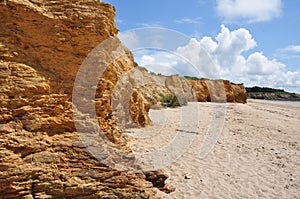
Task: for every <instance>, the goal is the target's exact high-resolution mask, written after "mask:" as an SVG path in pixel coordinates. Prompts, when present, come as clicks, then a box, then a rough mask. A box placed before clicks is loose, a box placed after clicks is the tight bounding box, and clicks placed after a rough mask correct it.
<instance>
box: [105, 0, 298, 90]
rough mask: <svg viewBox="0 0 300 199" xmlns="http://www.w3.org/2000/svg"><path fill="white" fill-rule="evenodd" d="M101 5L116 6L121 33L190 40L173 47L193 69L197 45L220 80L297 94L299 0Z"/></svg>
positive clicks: (114, 0)
mask: <svg viewBox="0 0 300 199" xmlns="http://www.w3.org/2000/svg"><path fill="white" fill-rule="evenodd" d="M105 2H108V3H110V4H112V5H114V6H115V7H116V10H117V16H116V23H117V27H118V29H119V30H120V33H121V34H122V33H126V31H130V30H132V29H135V28H144V27H161V28H168V29H172V30H175V31H178V32H180V33H183V34H185V35H187V36H188V37H190V39H191V42H189V43H187V44H186V45H185V46H178V47H181V48H182V49H184V50H182V49H181V51H180V50H176V51H174V52H176V53H180V52H182V54H180V55H182V56H185V57H188V58H189V59H191V62H192V64H199V63H198V62H197V61H196V58H195V57H197V56H200V57H201V55H199V54H195V53H201V52H202V51H196V50H194V49H195V46H197V45H199V46H201V48H204V49H205V50H206V51H207V53H208V54H209V56H210V57H211V58H212V59H213V62H214V63H215V65H216V68H217V70H219V74H220V77H221V78H225V79H229V80H231V81H234V82H244V83H245V84H246V86H254V85H258V86H271V87H277V88H284V89H286V90H288V91H293V92H300V26H299V25H300V12H299V11H298V9H299V8H300V1H293V0H289V1H288V0H285V1H284V0H264V1H262V0H252V1H249V0H190V1H171V0H163V1H158V0H151V1H140V0H139V1H138V0H128V1H124V0H106V1H105ZM121 38H128V37H121ZM121 40H122V39H121ZM122 41H123V40H122ZM124 43H126V41H125V42H124ZM129 43H130V42H129ZM228 45H229V46H228ZM224 46H226V48H225V47H224ZM143 53H144V54H143ZM134 54H135V59H136V60H137V62H138V63H139V64H144V65H146V66H147V65H151V64H155V63H160V64H162V65H163V64H165V65H167V66H169V67H174V68H176V67H179V66H174V65H172V64H171V62H172V60H169V61H170V63H168V61H167V60H166V55H165V54H163V53H161V52H157V53H154V52H147V51H142V52H134ZM168 57H170V56H168ZM147 61H148V62H149V64H147ZM172 63H173V62H172ZM181 64H182V63H181ZM149 68H150V69H151V66H150V67H149ZM177 69H178V68H177ZM179 71H180V70H179ZM155 72H160V71H155ZM190 75H193V74H190ZM195 76H197V75H195Z"/></svg>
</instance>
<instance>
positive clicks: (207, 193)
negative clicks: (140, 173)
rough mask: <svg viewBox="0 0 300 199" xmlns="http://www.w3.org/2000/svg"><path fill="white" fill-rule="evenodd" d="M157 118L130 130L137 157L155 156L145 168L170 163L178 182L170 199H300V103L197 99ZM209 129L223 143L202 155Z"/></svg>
mask: <svg viewBox="0 0 300 199" xmlns="http://www.w3.org/2000/svg"><path fill="white" fill-rule="evenodd" d="M198 110H199V111H198ZM188 113H190V114H188ZM224 113H225V116H224V117H222V114H224ZM197 114H198V115H197ZM151 117H152V119H153V125H151V126H149V127H146V128H141V129H128V132H130V135H132V136H134V137H137V138H138V139H137V140H136V141H133V142H131V143H130V145H131V147H132V149H133V150H134V151H135V152H136V153H137V154H144V155H145V156H147V155H146V154H149V153H150V154H152V155H150V156H149V157H148V159H147V158H144V159H142V160H141V162H147V161H148V163H149V162H151V164H149V165H148V164H145V168H148V169H151V166H152V167H154V168H156V169H157V168H164V170H165V171H166V173H167V174H168V175H169V176H170V178H169V179H168V180H167V183H168V184H170V185H172V186H175V187H176V191H175V192H173V193H171V194H165V193H162V192H158V195H160V196H161V197H162V198H197V199H198V198H300V103H298V102H271V101H260V100H248V103H247V104H226V105H221V104H214V103H189V105H188V106H186V107H182V108H176V109H165V110H151ZM212 118H217V120H216V121H212V120H211V119H212ZM222 119H223V121H224V125H222ZM222 127H223V128H222ZM208 129H213V131H218V130H222V132H221V131H220V132H221V133H220V135H219V136H218V133H216V134H215V135H211V134H213V133H214V132H213V131H208ZM208 134H210V136H211V137H213V136H214V137H213V138H212V140H210V141H211V143H215V145H214V147H213V149H212V150H211V151H210V153H208V154H207V156H203V157H202V158H200V155H199V153H200V151H201V150H202V149H203V146H205V143H207V142H208V141H209V137H208V138H207V136H208ZM216 138H218V139H216ZM183 152H184V153H183ZM182 153H183V154H182ZM141 164H142V163H141Z"/></svg>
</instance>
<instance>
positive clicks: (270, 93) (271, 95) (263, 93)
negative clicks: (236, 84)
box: [246, 86, 300, 101]
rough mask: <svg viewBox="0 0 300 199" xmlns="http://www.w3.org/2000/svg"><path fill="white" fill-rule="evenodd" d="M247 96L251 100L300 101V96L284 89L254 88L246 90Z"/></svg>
mask: <svg viewBox="0 0 300 199" xmlns="http://www.w3.org/2000/svg"><path fill="white" fill-rule="evenodd" d="M246 90H247V96H248V98H251V99H265V100H285V101H300V94H297V93H289V92H286V91H284V90H283V89H274V88H266V87H264V88H261V87H257V86H255V87H252V88H246Z"/></svg>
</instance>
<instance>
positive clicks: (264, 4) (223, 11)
mask: <svg viewBox="0 0 300 199" xmlns="http://www.w3.org/2000/svg"><path fill="white" fill-rule="evenodd" d="M281 9H282V1H281V0H217V13H218V15H219V16H221V17H222V18H224V20H225V21H227V22H236V21H240V20H246V21H247V22H249V23H253V22H262V21H269V20H271V19H273V18H275V17H278V16H280V14H281Z"/></svg>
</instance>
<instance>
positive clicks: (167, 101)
mask: <svg viewBox="0 0 300 199" xmlns="http://www.w3.org/2000/svg"><path fill="white" fill-rule="evenodd" d="M159 95H160V97H161V105H162V106H164V107H170V108H174V107H178V106H184V105H187V100H186V98H185V97H183V96H180V95H175V94H170V95H163V94H162V93H160V94H159Z"/></svg>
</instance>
